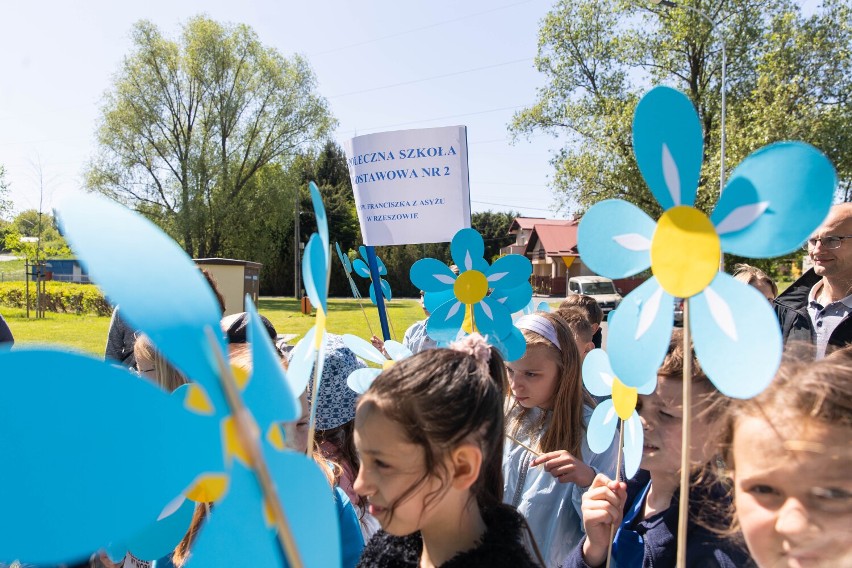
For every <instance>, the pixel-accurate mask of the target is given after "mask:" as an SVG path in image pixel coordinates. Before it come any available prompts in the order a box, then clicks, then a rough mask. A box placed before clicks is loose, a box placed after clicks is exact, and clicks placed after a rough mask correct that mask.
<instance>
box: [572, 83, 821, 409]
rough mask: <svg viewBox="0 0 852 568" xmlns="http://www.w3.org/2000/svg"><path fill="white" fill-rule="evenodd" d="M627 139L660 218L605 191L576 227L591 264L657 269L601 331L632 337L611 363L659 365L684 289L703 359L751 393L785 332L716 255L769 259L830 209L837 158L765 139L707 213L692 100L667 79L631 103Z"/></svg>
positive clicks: (732, 392) (728, 385)
mask: <svg viewBox="0 0 852 568" xmlns="http://www.w3.org/2000/svg"><path fill="white" fill-rule="evenodd" d="M633 147H634V152H635V154H636V161H637V163H638V165H639V169H640V171H641V172H642V176H643V177H644V178H645V181H646V182H647V183H648V186H649V188H650V189H651V191H652V193H653V194H654V196H655V197H656V198H657V201H658V202H659V203H660V205H662V207H663V209H664V210H665V212H664V213H663V215H662V217H660V219H659V220H658V221H657V222H656V223H655V222H654V221H653V220H652V219H651V218H650V217H648V216H647V215H646V214H645V213H643V212H642V211H641V210H639V209H638V208H637V207H635V206H633V205H631V204H629V203H627V202H625V201H621V200H607V201H602V202H601V203H598V204H596V205H595V206H593V207H592V208H591V209H589V211H588V213H586V215H585V216H584V217H583V219H582V221H581V222H580V226H579V234H578V245H579V249H580V252H581V254H582V256H583V261H584V262H585V263H586V264H587V265H588V266H589V268H591V269H592V270H594V271H595V272H598V273H600V274H603V275H605V276H609V277H610V278H624V277H627V276H631V275H633V274H636V273H637V272H641V271H642V270H645V269H647V268H648V267H650V268H651V271H652V272H653V277H652V278H650V279H649V280H648V281H647V282H645V283H644V284H643V285H642V286H640V287H639V288H637V289H636V290H634V291H633V292H631V293H630V294H629V295H628V296H627V297H626V298H625V299H624V301H623V302H622V303H621V305H620V306H619V308H618V309H617V310H616V311H615V312H614V315H613V317H612V318H611V321H610V327H609V338H610V339H609V341H613V340H614V341H616V342H618V343H622V344H624V342H629V343H633V342H635V344H636V349H626V350H618V351H616V350H611V353H610V360H611V364H612V368H613V369H614V371H615V373H616V375H617V376H619V377H624V380H625V381H627V380H629V379H628V377H631V376H633V377H636V376H638V377H643V376H648V375H649V374H651V373H654V372H656V369H657V367H658V366H659V365H660V363H661V362H662V360H663V358H664V356H665V352H666V347H667V345H668V342H669V337H670V336H671V330H672V325H673V324H672V321H673V313H672V312H673V297H682V298H687V307H688V310H689V314H690V319H691V322H690V327H691V329H692V332H693V339H694V344H695V351H696V355H697V356H698V358H699V359H700V361H701V365H702V368H703V369H704V371H705V372H706V373H707V375H708V377H710V379H711V380H712V381H713V382H714V384H715V385H716V386H717V387H718V388H719V390H720V391H722V392H723V393H724V394H726V395H728V396H732V397H737V398H749V397H752V396H754V395H756V394H757V393H759V392H760V391H762V390H763V389H764V388H765V387H766V385H768V384H769V381H771V379H772V376H773V375H774V374H775V370H776V369H777V366H778V364H779V362H780V358H781V350H782V343H781V335H780V331H779V329H778V325H777V321H776V320H775V315H774V314H773V312H772V310H771V308H770V306H769V304H767V302H766V300H765V299H764V298H763V297H762V296H761V295H760V294H759V293H758V292H757V291H756V290H754V289H753V288H751V287H749V286H746V285H744V284H742V283H740V282H737V281H736V280H734V279H733V278H731V277H730V276H728V275H727V274H724V273H721V272H719V271H718V267H719V262H720V258H721V255H722V253H723V252H726V253H732V254H736V255H740V256H747V257H754V258H768V257H774V256H780V255H782V254H787V253H789V252H792V251H794V250H796V249H797V248H798V246H799V245H800V244H801V243H802V242H803V241H804V240H805V239H806V238H807V237H808V236H809V235H810V233H811V232H812V231H813V230H814V229H815V228H816V227H817V226H818V225H819V224H820V222H821V221H822V220H823V219H824V218H825V216H826V214H827V213H828V209H829V207H830V206H831V201H832V198H833V195H834V190H835V187H836V184H837V177H836V174H835V172H834V168H833V166H832V165H831V162H829V160H828V159H827V158H826V157H825V156H824V155H823V154H822V153H820V152H819V151H818V150H816V149H815V148H813V147H812V146H809V145H807V144H804V143H801V142H781V143H777V144H772V145H769V146H766V147H764V148H761V149H760V150H758V151H756V152H754V153H753V154H751V155H750V156H748V157H747V158H746V159H745V160H743V162H742V163H741V164H740V165H739V166H738V167H737V168H736V169H735V170H734V171H733V172H732V174H731V176H730V179H729V180H728V183H727V185H726V186H725V189H724V191H723V193H722V195H721V197H720V199H719V202H718V203H717V204H716V208H715V209H714V210H713V213H712V214H711V215H710V216H709V217H708V216H707V215H705V214H704V213H703V212H701V211H699V210H698V209H696V208H695V207H694V206H693V205H694V203H695V195H696V192H697V188H698V180H699V176H700V171H701V160H702V154H703V139H702V130H701V123H700V122H699V120H698V115H697V114H696V112H695V109H694V107H693V106H692V103H691V102H690V101H689V99H688V98H687V97H686V96H685V95H683V94H682V93H679V92H678V91H675V90H673V89H670V88H667V87H657V88H655V89H652V90H651V91H650V92H649V93H648V94H647V95H645V97H643V98H642V100H641V101H640V102H639V105H638V106H637V107H636V113H635V115H634V119H633ZM631 371H638V372H631ZM628 385H629V386H634V387H638V386H639V385H638V384H630V383H628Z"/></svg>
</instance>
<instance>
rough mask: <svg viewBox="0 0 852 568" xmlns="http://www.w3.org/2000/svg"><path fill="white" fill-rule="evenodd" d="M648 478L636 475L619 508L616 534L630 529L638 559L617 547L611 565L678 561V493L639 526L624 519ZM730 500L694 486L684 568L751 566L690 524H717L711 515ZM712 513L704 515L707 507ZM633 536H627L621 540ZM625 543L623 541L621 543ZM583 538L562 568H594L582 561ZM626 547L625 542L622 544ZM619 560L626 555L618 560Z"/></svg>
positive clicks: (734, 549) (663, 565) (660, 566)
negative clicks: (620, 518)
mask: <svg viewBox="0 0 852 568" xmlns="http://www.w3.org/2000/svg"><path fill="white" fill-rule="evenodd" d="M650 479H651V476H650V474H649V473H648V472H647V471H645V470H639V473H637V474H636V475H635V476H634V477H633V479H631V480H630V481H628V482H627V501H626V503H625V506H624V518H625V521H624V522H623V523H622V525H621V529H620V531H619V532H621V531H624V530H629V531H631V533H633V534H636V535H639V536H640V537H641V539H642V542H641V543H639V542H638V540H637V541H636V542H637V544H636V546H637V547H638V548H637V551H638V552H639V556H641V563H640V561H639V560H638V558H636V557H634V556H632V555H628V554H623V555H622V554H620V551H619V550H618V548H620V547H619V546H618V545H615V546H614V547H613V560H614V561H615V562H616V566H619V567H621V566H624V567H630V568H633V567H634V566H635V567H636V568H639V567H640V566H641V567H642V568H667V567H671V568H674V566H675V564H676V561H677V521H678V503H679V502H680V491H679V490H676V491H675V494H674V496H673V497H672V503H671V506H669V508H668V509H666V510H665V511H662V512H659V513H657V514H655V515H652V516H651V517H648V518H647V519H642V520H641V521H638V520H636V519H633V520H630V518H629V517H630V515H629V514H628V513H629V511H631V510H632V509H633V508H634V506H637V507H639V506H643V505H642V504H640V503H637V502H636V500H637V499H638V498H641V497H642V496H643V491H644V489H645V487H646V486H647V485H648V482H649V481H650ZM726 503H727V504H729V503H730V498H729V497H728V495H727V494H726V492H725V491H724V489H723V488H722V487H721V486H719V485H712V486H709V487H708V486H707V485H697V486H693V487H692V488H691V489H690V491H689V509H690V511H689V512H690V515H689V516H690V520H689V524H688V525H687V536H686V565H687V566H689V567H690V568H741V567H747V566H754V563H753V562H752V561H751V559H750V558H749V556H748V554H747V553H746V552H745V549H744V547H741V546H739V545H737V544H735V543H734V542H733V541H731V540H728V539H726V538H725V537H721V536H719V535H717V534H715V533H713V532H712V531H710V530H709V529H707V528H705V527H704V526H702V525H699V524H697V523H695V522H694V518H695V517H697V518H699V519H703V520H705V521H710V522H711V523H712V524H714V525H716V524H718V525H720V526H721V525H722V524H723V523H722V522H721V521H720V520H719V519H718V515H717V514H714V513H713V510H715V509H718V508H720V507H721V508H723V509H724V508H727V507H725V505H726ZM711 504H712V507H713V510H708V508H709V507H708V505H711ZM626 536H632V535H626ZM621 538H622V537H621V535H618V536H617V537H616V542H618V541H620V540H621ZM625 540H627V539H625ZM585 541H586V537H583V540H581V541H580V544H578V545H577V546H576V547H575V548H574V550H573V551H571V554H570V555H569V556H568V558H567V559H566V560H565V563H564V564H563V568H593V567H591V566H589V565H588V564H586V562H585V561H584V560H583V543H584V542H585ZM627 544H629V543H627ZM622 556H629V558H623V557H622Z"/></svg>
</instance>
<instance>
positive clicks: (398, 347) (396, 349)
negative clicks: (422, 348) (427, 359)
mask: <svg viewBox="0 0 852 568" xmlns="http://www.w3.org/2000/svg"><path fill="white" fill-rule="evenodd" d="M385 351H387V352H388V355H390V356H391V359H393V360H394V361H402V360H403V359H405V358H406V357H411V356H412V355H414V353H413V352H412V351H411V349H409V348H408V347H406V346H405V345H403V344H402V343H400V342H399V341H394V340H393V339H389V340H387V341H385Z"/></svg>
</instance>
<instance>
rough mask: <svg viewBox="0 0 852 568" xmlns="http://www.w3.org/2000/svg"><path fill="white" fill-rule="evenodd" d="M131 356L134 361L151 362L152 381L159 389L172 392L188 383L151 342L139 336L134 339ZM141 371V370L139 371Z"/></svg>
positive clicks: (144, 336) (145, 337)
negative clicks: (134, 358) (152, 370)
mask: <svg viewBox="0 0 852 568" xmlns="http://www.w3.org/2000/svg"><path fill="white" fill-rule="evenodd" d="M133 355H134V356H135V357H136V360H137V361H139V360H144V359H147V360H149V361H151V364H152V365H153V369H154V381H156V383H157V384H158V385H160V388H162V389H163V390H165V391H168V392H174V391H175V389H177V388H178V387H180V386H182V385H185V384H186V383H188V382H189V381H187V380H186V377H184V376H183V375H182V374H181V372H180V371H178V370H177V369H175V368H174V367H173V366H172V364H171V363H169V361H168V359H166V358H165V357H164V356H163V354H162V353H160V352H159V351H158V350H157V349H156V348H155V347H154V344H153V343H152V342H151V339H150V338H149V337H148V336H147V335H145V334H140V335H139V337H137V338H136V343H135V344H134V345H133ZM140 371H142V369H140Z"/></svg>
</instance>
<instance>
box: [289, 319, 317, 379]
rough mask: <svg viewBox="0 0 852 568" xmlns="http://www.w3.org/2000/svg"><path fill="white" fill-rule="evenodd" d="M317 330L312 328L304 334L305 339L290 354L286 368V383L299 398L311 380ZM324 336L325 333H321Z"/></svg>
mask: <svg viewBox="0 0 852 568" xmlns="http://www.w3.org/2000/svg"><path fill="white" fill-rule="evenodd" d="M316 333H317V328H315V327H312V328H311V329H309V330H308V331H307V333H305V337H303V338H302V339H300V340H299V342H298V343H296V347H294V348H293V351H291V352H290V361H289V362H290V364H289V366H288V367H287V381H288V382H289V383H290V388H291V390H292V391H293V392H294V393H297V394H298V395H299V396H301V395H302V393H303V392H305V389H306V388H307V387H308V382H310V380H311V372H312V371H313V370H314V361H315V360H316V349H315V348H314V345H315V341H314V338H315V337H316ZM323 335H325V333H323Z"/></svg>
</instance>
